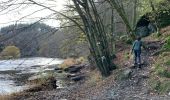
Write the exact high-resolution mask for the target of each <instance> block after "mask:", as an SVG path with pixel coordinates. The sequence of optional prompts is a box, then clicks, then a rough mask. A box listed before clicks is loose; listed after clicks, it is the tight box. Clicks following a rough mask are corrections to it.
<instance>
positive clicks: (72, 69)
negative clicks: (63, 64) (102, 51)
mask: <svg viewBox="0 0 170 100" xmlns="http://www.w3.org/2000/svg"><path fill="white" fill-rule="evenodd" d="M83 67H84V65H74V66H70V67H68V68H66V69H64V71H65V72H69V73H77V72H79V71H80V69H82V68H83Z"/></svg>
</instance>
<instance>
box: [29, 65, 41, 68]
mask: <svg viewBox="0 0 170 100" xmlns="http://www.w3.org/2000/svg"><path fill="white" fill-rule="evenodd" d="M31 67H34V68H36V67H41V65H34V66H31Z"/></svg>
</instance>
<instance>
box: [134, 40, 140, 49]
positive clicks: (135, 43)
mask: <svg viewBox="0 0 170 100" xmlns="http://www.w3.org/2000/svg"><path fill="white" fill-rule="evenodd" d="M141 47H142V41H138V40H135V42H134V43H133V47H132V50H141Z"/></svg>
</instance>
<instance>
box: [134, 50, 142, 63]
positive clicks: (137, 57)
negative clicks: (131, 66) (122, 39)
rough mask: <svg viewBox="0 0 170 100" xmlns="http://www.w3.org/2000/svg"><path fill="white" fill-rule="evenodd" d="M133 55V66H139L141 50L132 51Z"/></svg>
mask: <svg viewBox="0 0 170 100" xmlns="http://www.w3.org/2000/svg"><path fill="white" fill-rule="evenodd" d="M134 54H135V58H134V60H135V64H141V50H134Z"/></svg>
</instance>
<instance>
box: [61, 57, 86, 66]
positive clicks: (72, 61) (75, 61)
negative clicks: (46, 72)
mask: <svg viewBox="0 0 170 100" xmlns="http://www.w3.org/2000/svg"><path fill="white" fill-rule="evenodd" d="M85 61H86V59H85V58H84V57H79V58H77V59H74V58H67V59H66V60H65V61H64V62H63V63H62V64H60V68H63V69H65V68H68V67H70V66H73V65H76V64H82V63H84V62H85Z"/></svg>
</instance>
